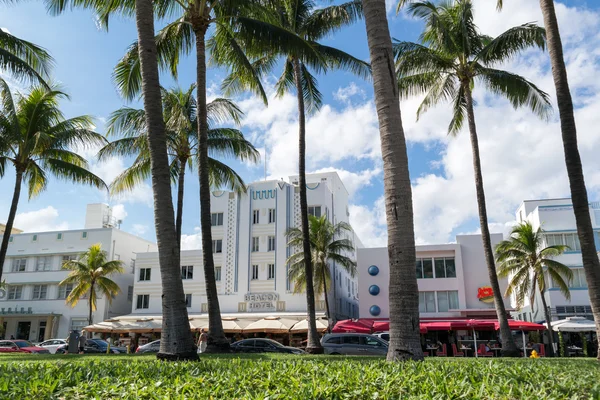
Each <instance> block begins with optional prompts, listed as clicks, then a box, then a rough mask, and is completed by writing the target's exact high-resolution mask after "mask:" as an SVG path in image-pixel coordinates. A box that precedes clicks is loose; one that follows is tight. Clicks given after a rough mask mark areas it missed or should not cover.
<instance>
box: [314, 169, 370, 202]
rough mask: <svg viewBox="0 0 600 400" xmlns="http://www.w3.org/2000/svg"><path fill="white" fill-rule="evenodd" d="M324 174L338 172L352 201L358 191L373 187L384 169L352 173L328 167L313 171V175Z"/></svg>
mask: <svg viewBox="0 0 600 400" xmlns="http://www.w3.org/2000/svg"><path fill="white" fill-rule="evenodd" d="M323 172H337V173H338V175H339V176H340V179H341V180H342V182H344V186H345V187H346V190H348V196H349V198H350V200H352V198H353V197H354V194H355V193H356V192H357V191H359V190H361V189H364V188H365V187H368V186H371V185H372V181H373V179H374V178H376V177H379V176H380V175H381V173H382V169H381V168H378V167H376V168H373V169H366V170H364V171H358V172H352V171H348V170H345V169H340V168H333V167H328V168H321V169H318V170H316V171H311V173H316V174H318V173H323Z"/></svg>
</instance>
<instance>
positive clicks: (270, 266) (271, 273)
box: [267, 264, 275, 279]
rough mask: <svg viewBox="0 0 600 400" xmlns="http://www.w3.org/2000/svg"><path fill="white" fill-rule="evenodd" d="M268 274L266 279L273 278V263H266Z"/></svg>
mask: <svg viewBox="0 0 600 400" xmlns="http://www.w3.org/2000/svg"><path fill="white" fill-rule="evenodd" d="M268 267H269V268H268V270H269V275H268V278H267V279H275V264H269V265H268Z"/></svg>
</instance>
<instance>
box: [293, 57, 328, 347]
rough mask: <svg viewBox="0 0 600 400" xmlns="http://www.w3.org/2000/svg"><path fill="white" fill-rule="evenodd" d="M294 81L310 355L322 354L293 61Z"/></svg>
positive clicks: (300, 110) (299, 92)
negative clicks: (316, 310)
mask: <svg viewBox="0 0 600 400" xmlns="http://www.w3.org/2000/svg"><path fill="white" fill-rule="evenodd" d="M293 64H294V80H295V82H296V92H297V97H298V125H299V158H298V175H299V179H298V180H299V185H300V215H301V220H302V221H301V223H302V239H303V243H302V247H303V252H304V274H305V275H306V311H307V314H308V340H307V343H306V351H307V352H309V353H312V354H317V353H323V347H322V346H321V343H320V341H319V333H318V332H317V321H316V315H315V314H316V312H315V287H314V283H313V280H314V275H313V265H312V258H311V251H310V232H309V230H308V200H307V198H306V197H307V196H306V115H305V107H304V97H303V91H302V79H301V74H302V71H301V69H300V62H299V61H298V59H296V58H295V59H294V61H293Z"/></svg>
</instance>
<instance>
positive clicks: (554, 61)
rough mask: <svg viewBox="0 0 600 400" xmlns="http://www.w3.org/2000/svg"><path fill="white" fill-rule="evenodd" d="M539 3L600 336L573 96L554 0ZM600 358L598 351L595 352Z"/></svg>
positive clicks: (596, 267)
mask: <svg viewBox="0 0 600 400" xmlns="http://www.w3.org/2000/svg"><path fill="white" fill-rule="evenodd" d="M540 7H541V9H542V15H543V18H544V26H545V27H546V38H547V41H548V52H549V53H550V65H551V67H552V78H553V79H554V86H555V88H556V100H557V102H558V114H559V116H560V130H561V135H562V141H563V149H564V152H565V163H566V165H567V176H568V177H569V184H570V187H571V200H572V203H573V211H574V213H575V223H576V224H577V235H578V236H579V242H580V243H581V258H582V261H583V269H584V271H585V279H586V281H587V284H588V295H589V296H590V304H591V306H592V313H593V315H594V320H595V321H596V334H597V335H599V336H600V273H599V272H598V271H600V261H599V260H598V255H597V253H596V250H597V249H596V243H595V242H594V235H595V233H594V230H593V229H592V220H591V217H590V207H589V200H588V195H587V189H586V187H585V179H584V176H583V167H582V165H581V157H580V155H579V148H578V146H577V127H576V126H575V115H574V112H573V100H572V98H571V91H570V89H569V80H568V78H567V68H566V66H565V57H564V55H563V48H562V41H561V38H560V30H559V28H558V20H557V19H556V11H555V9H554V1H553V0H540ZM498 8H502V0H498ZM598 359H599V360H600V352H599V353H598Z"/></svg>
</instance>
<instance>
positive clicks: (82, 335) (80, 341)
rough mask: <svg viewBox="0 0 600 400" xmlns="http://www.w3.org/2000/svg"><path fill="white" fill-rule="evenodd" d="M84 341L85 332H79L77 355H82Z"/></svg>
mask: <svg viewBox="0 0 600 400" xmlns="http://www.w3.org/2000/svg"><path fill="white" fill-rule="evenodd" d="M86 340H87V338H86V334H85V331H81V336H79V354H83V350H84V348H85V342H86Z"/></svg>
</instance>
